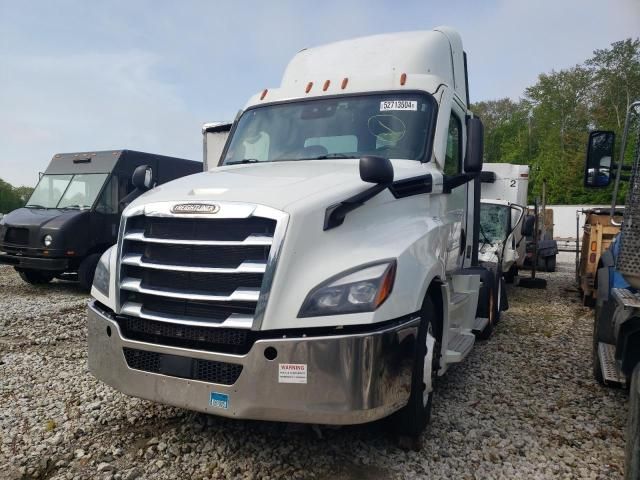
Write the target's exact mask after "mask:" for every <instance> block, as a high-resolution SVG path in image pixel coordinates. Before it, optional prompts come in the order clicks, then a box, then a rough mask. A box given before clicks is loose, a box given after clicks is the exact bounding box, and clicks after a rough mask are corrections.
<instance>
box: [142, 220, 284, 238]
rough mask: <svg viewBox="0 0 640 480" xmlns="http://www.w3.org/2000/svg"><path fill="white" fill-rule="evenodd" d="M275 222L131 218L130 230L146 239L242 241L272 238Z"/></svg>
mask: <svg viewBox="0 0 640 480" xmlns="http://www.w3.org/2000/svg"><path fill="white" fill-rule="evenodd" d="M275 226H276V222H275V221H274V220H271V219H268V218H262V217H249V218H242V219H235V218H221V219H199V218H196V219H192V218H173V217H171V218H166V217H142V216H141V217H134V218H133V221H132V223H131V228H132V229H136V230H142V231H143V232H144V235H145V237H147V238H159V239H176V240H218V241H243V240H245V239H246V238H248V237H249V236H251V235H262V236H268V237H273V233H274V231H275Z"/></svg>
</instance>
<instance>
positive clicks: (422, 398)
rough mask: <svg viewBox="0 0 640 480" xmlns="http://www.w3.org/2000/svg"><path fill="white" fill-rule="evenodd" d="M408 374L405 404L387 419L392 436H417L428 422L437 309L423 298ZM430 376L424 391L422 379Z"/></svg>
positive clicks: (436, 348)
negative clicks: (410, 370) (428, 383)
mask: <svg viewBox="0 0 640 480" xmlns="http://www.w3.org/2000/svg"><path fill="white" fill-rule="evenodd" d="M421 317H422V319H421V322H420V326H419V327H418V336H417V338H416V347H415V351H414V358H413V369H412V373H411V393H410V394H409V401H408V402H407V404H406V405H405V406H404V407H402V409H400V410H398V411H397V412H396V413H395V414H394V415H393V416H392V417H391V418H390V419H389V420H390V422H391V426H392V428H393V430H394V431H395V433H397V434H399V435H406V436H409V437H418V436H419V435H420V434H421V433H422V432H423V431H424V429H425V428H426V426H427V424H428V423H429V420H430V419H431V407H432V403H433V390H434V388H433V387H434V384H435V380H436V378H437V375H438V368H439V365H440V354H441V348H440V347H441V342H442V334H441V332H439V324H438V323H437V320H436V319H437V310H436V308H435V306H434V303H433V300H432V299H431V298H430V297H429V296H427V297H426V298H425V300H424V302H423V304H422V309H421ZM425 375H428V376H429V377H430V383H431V387H432V388H431V391H430V392H427V391H426V384H425V379H426V376H425Z"/></svg>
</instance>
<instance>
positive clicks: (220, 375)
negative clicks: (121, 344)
mask: <svg viewBox="0 0 640 480" xmlns="http://www.w3.org/2000/svg"><path fill="white" fill-rule="evenodd" d="M122 351H123V353H124V358H125V360H126V361H127V365H128V366H129V368H133V369H136V370H143V371H145V372H150V373H159V374H162V375H169V376H172V377H179V378H188V379H191V380H201V381H203V382H210V383H219V384H221V385H233V384H234V383H235V382H236V380H238V377H239V376H240V373H242V365H237V364H235V363H224V362H216V361H212V360H202V359H200V358H189V357H181V356H178V355H169V354H166V353H158V352H149V351H146V350H136V349H133V348H126V347H125V348H123V349H122Z"/></svg>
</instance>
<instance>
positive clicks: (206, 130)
mask: <svg viewBox="0 0 640 480" xmlns="http://www.w3.org/2000/svg"><path fill="white" fill-rule="evenodd" d="M232 125H233V124H232V123H231V122H209V123H205V124H204V125H203V126H202V163H203V167H204V171H205V172H206V171H208V170H209V169H210V168H215V167H217V166H218V163H220V156H221V155H222V151H223V150H224V146H225V144H226V143H227V138H228V137H229V132H230V131H231V126H232Z"/></svg>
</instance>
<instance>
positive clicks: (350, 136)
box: [223, 93, 436, 165]
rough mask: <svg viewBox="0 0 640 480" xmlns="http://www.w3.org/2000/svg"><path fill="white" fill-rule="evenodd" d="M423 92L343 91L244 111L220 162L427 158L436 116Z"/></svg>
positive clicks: (431, 103)
mask: <svg viewBox="0 0 640 480" xmlns="http://www.w3.org/2000/svg"><path fill="white" fill-rule="evenodd" d="M435 111H436V106H435V101H434V99H433V97H431V96H430V95H427V94H425V93H401V94H398V93H388V94H371V95H349V96H347V95H344V96H341V97H340V98H325V99H316V100H300V101H295V102H286V103H280V104H272V105H265V106H260V107H256V108H251V109H248V110H247V111H245V112H244V114H243V115H242V117H241V118H240V120H239V121H238V125H237V127H236V129H235V131H234V132H233V137H232V139H231V143H230V145H229V148H228V149H227V152H226V155H225V158H224V161H223V164H224V165H233V164H238V163H253V162H271V161H287V160H314V159H325V158H360V157H362V156H363V155H377V156H381V157H385V158H402V159H411V160H425V159H426V147H427V139H428V138H429V136H430V135H429V132H430V130H431V128H432V127H431V125H432V121H434V120H435V119H434V118H433V117H435Z"/></svg>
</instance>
